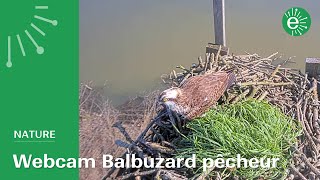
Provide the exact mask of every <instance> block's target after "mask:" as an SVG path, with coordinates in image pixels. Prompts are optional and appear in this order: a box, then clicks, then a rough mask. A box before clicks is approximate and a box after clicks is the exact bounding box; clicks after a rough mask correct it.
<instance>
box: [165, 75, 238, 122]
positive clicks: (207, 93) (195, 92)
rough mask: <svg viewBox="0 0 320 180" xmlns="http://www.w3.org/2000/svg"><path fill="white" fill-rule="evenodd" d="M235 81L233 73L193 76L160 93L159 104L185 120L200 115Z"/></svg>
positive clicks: (214, 103) (213, 104)
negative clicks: (177, 85)
mask: <svg viewBox="0 0 320 180" xmlns="http://www.w3.org/2000/svg"><path fill="white" fill-rule="evenodd" d="M234 82H235V75H234V74H233V73H228V72H222V71H220V72H214V73H207V74H203V75H198V76H193V77H190V78H189V79H187V80H186V81H185V82H184V83H182V84H181V85H180V86H179V87H172V88H170V89H167V90H165V91H163V92H162V93H161V94H160V97H159V102H160V105H164V106H165V107H166V108H169V110H172V111H175V112H176V113H177V114H178V115H181V116H182V117H183V118H185V119H187V120H191V119H194V118H196V117H199V116H201V115H202V114H203V113H205V112H206V111H207V110H208V109H209V108H211V107H213V106H215V105H216V102H217V101H218V100H219V99H220V97H221V96H222V95H223V93H224V92H225V91H226V89H227V88H229V87H230V86H231V85H232V84H233V83H234Z"/></svg>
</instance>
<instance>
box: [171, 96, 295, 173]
mask: <svg viewBox="0 0 320 180" xmlns="http://www.w3.org/2000/svg"><path fill="white" fill-rule="evenodd" d="M187 127H188V128H190V129H191V131H190V132H191V133H190V134H189V135H187V136H186V137H185V138H184V139H183V140H182V141H180V142H179V144H177V146H178V153H177V154H176V157H184V158H187V157H191V155H192V154H196V157H197V169H194V171H195V172H194V173H196V174H197V173H202V159H203V158H213V159H216V158H217V157H218V155H222V156H223V158H224V159H226V158H236V155H237V154H240V155H241V157H243V158H247V159H251V158H258V159H260V158H280V160H279V162H278V163H277V168H269V169H266V168H262V167H259V168H255V169H253V168H250V167H248V168H244V167H241V168H233V169H219V171H220V173H222V176H223V177H228V176H233V175H237V176H240V177H242V178H246V179H255V178H258V177H264V178H265V179H283V178H284V177H285V176H286V174H287V173H286V169H287V167H288V165H289V163H290V160H291V157H292V156H291V154H292V148H291V147H292V146H294V144H295V143H296V141H297V137H298V136H299V135H300V134H301V128H300V126H299V125H298V123H297V122H296V121H295V120H293V119H291V118H289V117H287V116H286V115H284V114H283V113H282V112H281V110H280V109H278V108H276V107H275V106H272V105H270V104H268V103H267V102H264V101H256V100H252V99H249V100H246V101H243V102H239V103H236V104H234V105H228V106H223V107H221V106H219V107H218V108H217V109H213V110H210V111H208V112H207V113H206V114H205V116H204V117H201V118H198V119H195V120H193V121H191V122H190V123H188V124H187ZM210 175H211V176H214V171H213V172H211V173H210Z"/></svg>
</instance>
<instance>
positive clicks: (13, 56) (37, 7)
mask: <svg viewBox="0 0 320 180" xmlns="http://www.w3.org/2000/svg"><path fill="white" fill-rule="evenodd" d="M78 3H79V2H78V1H77V0H68V1H65V0H54V1H49V0H42V1H36V0H10V1H1V3H0V18H1V26H0V27H1V28H0V84H1V85H0V119H1V122H2V124H1V126H0V147H1V148H0V169H1V173H0V179H12V180H14V179H44V178H45V179H57V178H59V179H78V169H77V168H58V167H56V166H54V167H53V168H48V167H47V168H45V167H44V162H42V167H40V164H41V162H39V161H40V160H38V159H37V160H35V161H33V160H34V158H40V159H42V160H43V159H44V154H47V155H48V157H52V158H55V159H57V158H69V157H74V158H77V157H78V154H79V153H78V82H79V80H78V78H79V76H78V71H79V68H78V65H79V62H78V59H79V57H78V56H79V55H78V54H79V52H78V51H79V47H78V46H79V40H78V36H79V30H78V25H79V24H78V17H79V15H78ZM14 155H16V156H17V158H18V160H21V159H20V158H21V156H22V155H25V156H26V159H27V160H28V159H29V157H31V156H30V155H32V158H30V159H31V163H30V164H32V163H34V164H33V165H30V167H29V168H28V167H24V165H22V166H21V167H20V168H18V167H17V166H16V165H17V164H16V163H15V161H14ZM34 165H36V166H34Z"/></svg>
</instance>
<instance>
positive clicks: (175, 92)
mask: <svg viewBox="0 0 320 180" xmlns="http://www.w3.org/2000/svg"><path fill="white" fill-rule="evenodd" d="M180 94H181V90H180V88H177V87H173V88H170V89H167V90H165V91H163V92H162V93H161V94H160V96H159V101H158V103H159V105H162V106H164V105H165V106H167V107H170V108H173V107H174V105H175V102H176V99H177V98H178V97H179V95H180Z"/></svg>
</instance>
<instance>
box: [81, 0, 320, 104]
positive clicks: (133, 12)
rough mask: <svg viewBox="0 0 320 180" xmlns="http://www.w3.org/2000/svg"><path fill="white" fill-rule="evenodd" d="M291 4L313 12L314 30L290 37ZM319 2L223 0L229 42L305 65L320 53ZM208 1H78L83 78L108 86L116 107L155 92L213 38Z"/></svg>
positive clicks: (236, 50) (238, 48)
mask: <svg viewBox="0 0 320 180" xmlns="http://www.w3.org/2000/svg"><path fill="white" fill-rule="evenodd" d="M294 6H298V7H302V8H305V9H306V10H307V11H308V12H309V13H310V15H311V18H312V25H311V29H310V30H309V32H307V33H306V34H305V35H303V36H300V37H291V36H289V35H288V34H286V32H285V31H284V30H283V28H282V25H281V20H282V16H283V13H284V12H285V11H286V10H287V9H289V8H291V7H294ZM319 7H320V1H315V0H305V1H300V0H283V1H279V0H268V1H265V0H242V1H236V0H234V1H230V0H227V1H226V25H227V26H226V28H227V46H228V47H230V48H231V52H234V53H235V54H244V52H245V51H247V52H251V53H258V54H260V55H262V56H268V55H270V54H272V53H274V52H279V53H280V54H283V55H284V56H285V57H290V56H296V58H295V60H296V62H297V63H296V64H292V65H290V66H291V67H295V68H300V69H302V70H304V66H305V65H304V59H305V58H306V57H320V52H319V47H320V34H319V32H320V13H319ZM212 22H213V17H212V1H211V0H202V1H194V0H179V1H178V0H161V1H150V0H136V1H132V0H80V80H81V81H83V82H88V81H93V83H94V86H97V87H101V86H103V85H104V84H106V88H105V94H106V96H107V97H108V98H109V99H111V100H112V102H113V103H114V104H115V105H117V104H120V103H122V102H124V101H125V100H126V99H127V98H128V97H129V96H134V95H136V94H138V93H140V92H143V91H148V90H152V89H153V88H155V87H156V86H157V85H158V84H159V82H160V80H159V77H160V75H161V74H163V73H167V72H169V71H170V70H171V69H173V68H174V67H175V66H176V65H180V64H181V65H185V66H186V67H188V66H189V65H191V63H193V62H196V59H197V57H198V56H199V55H204V53H205V46H206V44H207V43H208V42H214V38H213V37H214V36H213V23H212Z"/></svg>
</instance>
